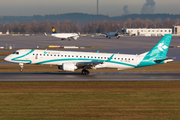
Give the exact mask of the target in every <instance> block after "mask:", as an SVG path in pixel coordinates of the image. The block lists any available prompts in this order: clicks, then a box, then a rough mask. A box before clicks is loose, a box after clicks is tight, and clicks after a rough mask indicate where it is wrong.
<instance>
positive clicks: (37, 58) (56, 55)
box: [5, 49, 143, 70]
mask: <svg viewBox="0 0 180 120" xmlns="http://www.w3.org/2000/svg"><path fill="white" fill-rule="evenodd" d="M111 57H112V59H111V60H109V59H110V58H111ZM142 59H143V57H141V56H139V55H129V54H110V53H91V52H73V51H52V50H34V49H21V50H17V51H16V52H14V53H13V54H10V55H9V56H7V57H6V58H5V60H6V61H9V62H14V63H23V64H47V65H58V66H59V65H62V64H63V63H68V62H69V63H73V64H76V63H79V62H91V61H102V62H103V64H99V65H96V66H95V68H117V69H119V70H122V69H128V68H135V67H136V66H137V65H138V64H139V63H140V61H141V60H142Z"/></svg>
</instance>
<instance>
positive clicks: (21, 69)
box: [19, 63, 24, 72]
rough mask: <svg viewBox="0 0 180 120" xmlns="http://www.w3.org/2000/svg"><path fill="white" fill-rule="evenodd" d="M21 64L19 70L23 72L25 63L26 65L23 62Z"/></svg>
mask: <svg viewBox="0 0 180 120" xmlns="http://www.w3.org/2000/svg"><path fill="white" fill-rule="evenodd" d="M19 65H20V67H21V68H20V69H19V71H20V72H22V71H23V65H24V64H23V63H19Z"/></svg>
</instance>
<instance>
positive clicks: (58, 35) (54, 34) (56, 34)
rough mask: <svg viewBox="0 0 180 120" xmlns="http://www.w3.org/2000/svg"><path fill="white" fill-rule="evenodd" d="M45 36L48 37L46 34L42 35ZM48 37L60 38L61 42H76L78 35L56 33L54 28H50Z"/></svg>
mask: <svg viewBox="0 0 180 120" xmlns="http://www.w3.org/2000/svg"><path fill="white" fill-rule="evenodd" d="M44 34H45V35H46V36H49V35H47V34H46V33H44ZM50 36H53V37H56V38H60V39H61V40H66V39H68V40H71V39H73V40H77V38H78V37H79V34H77V33H57V32H56V30H55V28H54V27H52V34H51V35H50Z"/></svg>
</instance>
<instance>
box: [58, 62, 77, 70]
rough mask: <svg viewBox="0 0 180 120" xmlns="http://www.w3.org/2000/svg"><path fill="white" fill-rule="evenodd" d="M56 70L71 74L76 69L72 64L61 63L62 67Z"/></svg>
mask: <svg viewBox="0 0 180 120" xmlns="http://www.w3.org/2000/svg"><path fill="white" fill-rule="evenodd" d="M58 69H61V70H64V71H70V72H73V71H75V70H76V69H77V67H76V66H75V65H74V64H73V63H63V64H62V66H58Z"/></svg>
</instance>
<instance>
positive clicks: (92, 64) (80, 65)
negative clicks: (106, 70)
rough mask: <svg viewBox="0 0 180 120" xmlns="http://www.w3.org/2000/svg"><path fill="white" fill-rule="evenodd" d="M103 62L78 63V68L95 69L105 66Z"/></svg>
mask: <svg viewBox="0 0 180 120" xmlns="http://www.w3.org/2000/svg"><path fill="white" fill-rule="evenodd" d="M103 63H104V62H102V61H91V62H77V63H76V66H77V67H78V68H85V69H93V68H94V67H95V66H96V65H99V64H103Z"/></svg>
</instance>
